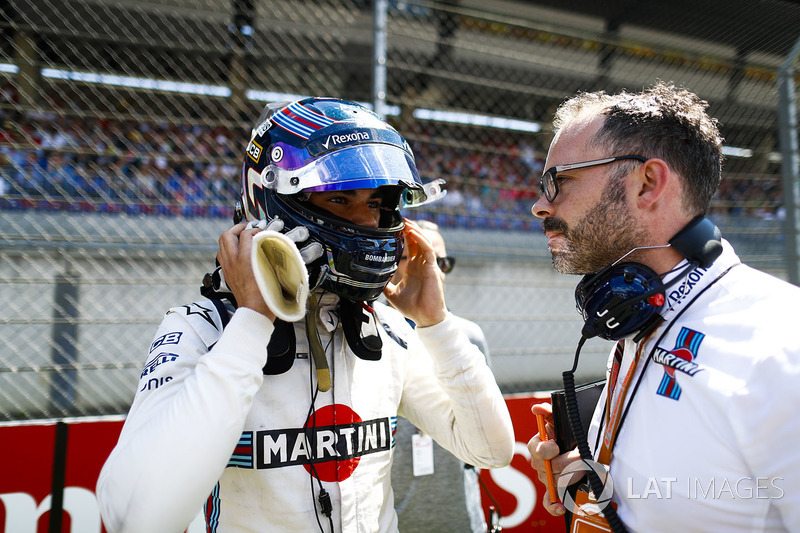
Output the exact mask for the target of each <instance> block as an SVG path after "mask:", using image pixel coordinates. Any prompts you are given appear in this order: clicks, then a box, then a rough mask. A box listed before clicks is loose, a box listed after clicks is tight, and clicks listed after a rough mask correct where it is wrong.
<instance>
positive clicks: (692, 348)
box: [653, 328, 705, 400]
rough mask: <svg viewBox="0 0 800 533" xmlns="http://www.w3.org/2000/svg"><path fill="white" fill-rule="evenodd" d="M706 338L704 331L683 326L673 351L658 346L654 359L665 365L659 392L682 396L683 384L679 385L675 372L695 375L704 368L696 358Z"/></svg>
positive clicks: (665, 394)
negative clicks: (696, 361)
mask: <svg viewBox="0 0 800 533" xmlns="http://www.w3.org/2000/svg"><path fill="white" fill-rule="evenodd" d="M704 338H705V334H703V333H700V332H698V331H694V330H691V329H689V328H681V332H680V333H679V334H678V339H677V340H676V341H675V348H674V349H673V350H672V351H667V350H665V349H663V348H659V347H657V348H656V350H655V353H653V361H654V362H656V363H658V364H660V365H662V366H663V367H664V377H663V378H661V383H660V384H659V386H658V390H657V391H656V393H657V394H659V395H661V396H665V397H667V398H672V399H673V400H679V399H680V398H681V386H680V385H678V381H677V379H676V376H675V372H682V373H683V374H686V375H688V376H694V375H695V374H697V373H698V372H701V371H702V370H703V369H702V368H701V367H700V365H698V364H697V363H695V362H694V360H695V359H696V358H697V351H698V350H699V349H700V343H701V342H703V339H704Z"/></svg>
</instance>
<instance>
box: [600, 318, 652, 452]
mask: <svg viewBox="0 0 800 533" xmlns="http://www.w3.org/2000/svg"><path fill="white" fill-rule="evenodd" d="M654 331H655V330H654ZM652 335H653V331H651V332H650V333H648V334H647V336H646V337H645V338H644V339H642V340H641V341H640V342H639V345H638V346H637V347H636V355H634V357H633V361H632V362H631V365H630V367H628V372H627V373H626V374H625V379H623V380H622V390H620V391H619V394H617V397H616V398H614V391H615V390H616V388H617V378H618V377H619V371H620V367H621V366H622V354H623V352H624V350H625V339H622V340H619V341H617V346H616V347H615V348H614V362H613V363H612V365H611V374H610V376H609V380H608V393H607V394H606V409H605V412H606V420H605V424H604V425H605V431H604V432H603V444H602V447H601V448H600V455H599V456H598V459H597V460H598V462H600V463H603V464H604V465H608V464H609V463H610V462H611V451H612V450H613V449H614V443H615V442H616V440H617V432H618V430H619V425H620V420H621V417H620V414H621V413H622V406H623V405H624V404H625V398H626V397H627V396H628V389H629V388H630V385H631V381H632V380H633V375H634V373H635V372H636V366H637V365H638V364H639V359H640V358H641V356H642V351H643V350H644V346H645V344H647V341H648V340H649V339H650V337H651V336H652Z"/></svg>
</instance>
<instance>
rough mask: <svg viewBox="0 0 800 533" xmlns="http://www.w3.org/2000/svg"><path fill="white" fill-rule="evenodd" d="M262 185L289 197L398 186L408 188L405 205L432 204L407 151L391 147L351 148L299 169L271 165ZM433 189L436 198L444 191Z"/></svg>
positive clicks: (262, 176) (368, 145)
mask: <svg viewBox="0 0 800 533" xmlns="http://www.w3.org/2000/svg"><path fill="white" fill-rule="evenodd" d="M261 183H262V186H263V187H265V188H268V189H271V190H274V191H275V192H277V193H279V194H286V195H292V194H296V193H299V192H301V191H306V192H319V191H341V190H352V189H377V188H378V187H381V186H383V185H399V186H402V187H405V188H406V189H407V190H406V192H405V193H404V194H403V203H404V204H405V205H420V204H421V203H428V202H430V201H432V198H429V194H428V193H427V192H426V188H424V187H423V185H422V180H421V179H420V177H419V173H418V172H417V167H416V165H415V164H414V160H413V159H412V158H411V156H410V155H409V154H408V153H407V152H406V151H405V150H403V149H401V148H399V147H396V146H392V145H390V144H376V143H370V144H359V145H355V146H348V147H346V148H342V149H340V150H336V151H333V152H329V153H327V154H325V155H323V156H322V157H319V158H318V159H315V160H314V161H312V162H310V163H309V164H307V165H305V166H303V167H302V168H298V169H296V170H286V169H283V168H280V166H277V165H269V166H267V167H266V168H265V169H264V171H263V172H262V174H261ZM429 189H431V188H430V187H429ZM432 189H435V190H431V193H433V196H435V195H436V191H441V187H440V186H437V187H433V188H432ZM437 198H438V196H437ZM409 202H411V203H409Z"/></svg>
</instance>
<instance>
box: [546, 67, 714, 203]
mask: <svg viewBox="0 0 800 533" xmlns="http://www.w3.org/2000/svg"><path fill="white" fill-rule="evenodd" d="M707 108H708V102H706V101H704V100H701V99H700V98H699V97H698V96H697V95H696V94H694V93H692V92H690V91H688V90H686V89H682V88H676V87H675V86H674V85H672V84H666V83H663V82H659V83H657V84H655V85H653V86H652V87H650V88H649V89H646V90H644V91H642V92H638V93H631V92H627V91H621V92H619V93H617V94H607V93H605V92H604V91H597V92H583V93H579V94H577V95H576V96H574V97H572V98H569V99H568V100H566V101H565V102H564V103H562V104H561V105H560V106H559V108H558V110H557V111H556V114H555V117H554V119H553V127H554V129H555V131H556V132H558V131H559V130H560V129H561V128H563V127H564V126H566V125H567V124H568V123H570V122H571V121H573V120H575V119H578V118H585V117H586V116H592V115H602V116H605V117H606V119H605V122H604V123H603V126H602V127H601V128H600V129H599V130H598V132H597V134H596V135H595V137H594V138H593V140H592V145H593V146H597V147H601V148H603V149H605V150H607V151H608V155H609V156H614V155H622V154H639V155H642V156H645V157H657V158H659V159H662V160H664V161H665V162H666V163H667V164H668V165H669V166H670V167H671V168H672V170H674V171H675V172H676V173H678V174H679V175H680V176H682V178H683V180H684V188H683V189H684V193H683V201H682V204H683V207H684V209H686V211H688V212H689V213H691V214H695V215H696V214H705V212H706V211H707V210H708V206H709V204H710V203H711V197H712V196H713V195H714V192H715V191H716V190H717V187H718V186H719V183H720V180H721V179H722V136H721V135H720V132H719V124H718V122H717V120H716V119H715V118H712V117H710V116H709V115H708V114H707V112H706V109H707ZM631 166H632V165H625V166H624V167H620V168H619V170H620V171H625V172H628V171H630V168H631Z"/></svg>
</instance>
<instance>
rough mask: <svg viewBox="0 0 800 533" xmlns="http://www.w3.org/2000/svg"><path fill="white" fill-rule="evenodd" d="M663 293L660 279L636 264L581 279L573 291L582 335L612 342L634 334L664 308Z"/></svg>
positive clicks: (609, 269) (623, 264)
mask: <svg viewBox="0 0 800 533" xmlns="http://www.w3.org/2000/svg"><path fill="white" fill-rule="evenodd" d="M664 291H665V289H664V284H663V282H662V281H661V277H660V276H659V275H658V274H656V273H655V272H654V271H653V270H651V269H650V268H648V267H646V266H644V265H642V264H639V263H621V264H618V265H614V266H612V267H609V268H607V269H603V270H602V271H600V272H599V273H598V274H589V275H588V276H584V278H583V279H582V280H581V282H580V283H578V286H577V287H576V288H575V302H576V304H577V307H578V310H579V311H580V312H581V315H582V316H583V320H584V327H583V331H582V333H583V335H584V336H585V337H586V338H591V337H595V336H597V337H600V338H603V339H607V340H615V341H616V340H620V339H622V338H625V337H627V336H628V335H630V334H632V333H636V332H637V331H639V330H641V329H642V328H643V327H644V326H646V325H647V324H649V323H650V320H651V319H652V318H653V317H654V315H656V314H657V313H658V312H659V311H660V310H661V308H662V307H663V306H664Z"/></svg>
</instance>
